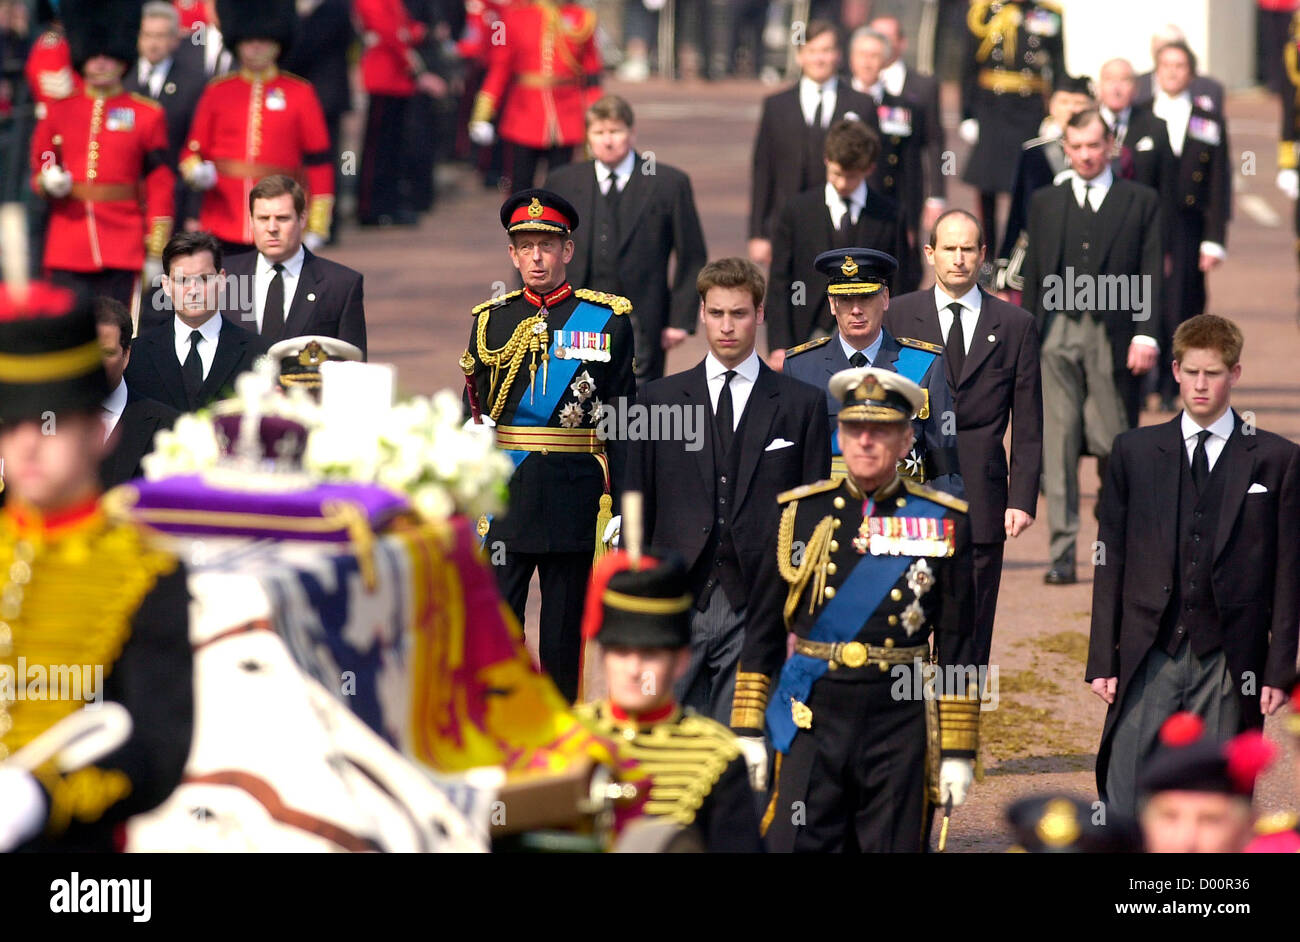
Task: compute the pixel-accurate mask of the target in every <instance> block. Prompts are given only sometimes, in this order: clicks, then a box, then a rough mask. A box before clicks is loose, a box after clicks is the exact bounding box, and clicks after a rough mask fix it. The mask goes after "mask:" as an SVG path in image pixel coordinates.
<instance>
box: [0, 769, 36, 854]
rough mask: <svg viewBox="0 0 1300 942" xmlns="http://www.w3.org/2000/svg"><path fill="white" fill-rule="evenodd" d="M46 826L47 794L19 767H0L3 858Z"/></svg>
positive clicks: (0, 824)
mask: <svg viewBox="0 0 1300 942" xmlns="http://www.w3.org/2000/svg"><path fill="white" fill-rule="evenodd" d="M44 824H45V793H44V792H43V791H41V786H39V785H37V784H36V779H35V778H33V777H32V774H31V773H30V772H28V771H26V770H25V769H20V768H18V767H16V766H6V767H0V854H7V853H9V851H11V850H13V849H14V848H15V847H17V846H18V845H19V844H21V843H23V841H26V840H27V839H28V838H32V837H35V836H36V835H37V834H39V833H40V831H41V827H42V826H43V825H44Z"/></svg>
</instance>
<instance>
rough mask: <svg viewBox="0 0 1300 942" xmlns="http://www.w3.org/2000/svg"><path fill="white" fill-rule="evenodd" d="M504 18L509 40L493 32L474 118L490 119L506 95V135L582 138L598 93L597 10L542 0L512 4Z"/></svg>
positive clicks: (543, 144)
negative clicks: (495, 39)
mask: <svg viewBox="0 0 1300 942" xmlns="http://www.w3.org/2000/svg"><path fill="white" fill-rule="evenodd" d="M502 22H503V23H504V26H505V28H504V30H502V39H503V40H504V42H501V43H499V44H494V43H492V37H489V45H490V49H489V63H490V65H489V68H488V75H487V78H486V79H484V81H483V88H482V89H481V90H480V91H479V93H478V98H477V99H476V100H475V102H474V113H473V115H472V116H471V120H474V121H490V120H492V116H493V115H494V114H496V112H497V109H498V106H499V105H500V103H501V99H502V97H503V96H504V98H505V107H504V108H502V109H501V119H500V121H499V122H498V127H499V132H500V135H501V139H502V140H506V141H511V142H512V143H515V144H521V145H523V146H525V147H533V148H537V149H539V150H540V149H544V148H549V147H574V146H576V145H577V144H579V143H581V142H582V141H583V140H584V138H585V137H586V111H587V106H588V105H590V104H592V103H593V102H594V101H595V100H596V99H597V98H599V97H600V87H599V86H600V53H599V52H598V51H597V49H596V39H595V33H596V14H595V13H594V12H593V11H591V10H587V9H584V8H583V7H580V6H576V5H574V4H565V5H564V6H556V5H555V4H554V3H552V2H550V0H537V2H535V3H530V4H526V5H524V6H519V7H511V8H510V9H508V10H506V11H505V15H504V16H503V18H502ZM507 88H509V91H508V92H507Z"/></svg>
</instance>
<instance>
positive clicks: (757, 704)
mask: <svg viewBox="0 0 1300 942" xmlns="http://www.w3.org/2000/svg"><path fill="white" fill-rule="evenodd" d="M771 686H772V679H771V678H770V677H768V676H767V675H766V674H752V673H747V672H745V671H737V672H736V693H735V696H734V697H733V699H732V701H731V728H732V729H762V728H763V725H764V720H763V714H764V713H765V712H766V711H767V698H768V696H769V693H770V689H771Z"/></svg>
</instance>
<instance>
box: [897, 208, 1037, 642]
mask: <svg viewBox="0 0 1300 942" xmlns="http://www.w3.org/2000/svg"><path fill="white" fill-rule="evenodd" d="M984 253H985V246H984V233H983V231H982V230H981V229H980V225H979V222H978V221H977V220H976V219H975V217H974V216H973V215H971V214H970V213H968V212H966V211H965V210H961V209H953V210H949V211H948V212H946V213H944V214H943V215H942V216H940V217H939V221H938V222H937V223H936V224H935V228H934V231H933V232H931V233H930V237H929V240H928V241H927V243H926V246H925V257H926V261H927V262H929V264H930V266H931V267H932V268H933V269H934V275H935V286H934V288H933V289H932V290H929V291H916V292H913V293H912V294H905V295H903V296H902V297H898V298H894V299H893V301H892V303H890V305H889V309H888V310H887V311H886V312H885V326H886V327H887V328H888V329H889V331H890V332H891V333H892V334H893V335H894V336H896V337H914V338H916V339H917V340H926V341H929V342H930V343H934V344H938V345H940V346H942V347H943V348H944V355H943V360H944V368H945V373H946V377H947V380H948V388H949V389H950V390H951V392H952V397H953V402H954V403H955V404H956V410H957V455H958V460H959V463H960V465H961V468H962V471H963V474H962V480H963V482H964V483H965V485H966V498H967V501H968V502H969V503H970V524H971V543H972V548H973V550H974V569H975V660H976V663H979V664H987V663H988V660H989V651H990V649H991V647H992V642H993V618H994V614H995V613H996V611H997V604H998V586H999V583H1000V582H1001V580H1002V553H1003V548H1004V546H1005V543H1006V540H1007V539H1008V538H1010V537H1017V536H1019V535H1020V534H1021V533H1023V532H1024V531H1025V530H1027V529H1028V528H1029V527H1030V526H1031V525H1032V524H1033V522H1034V515H1035V514H1036V513H1037V510H1038V477H1039V474H1041V472H1042V466H1043V387H1042V382H1041V380H1040V378H1039V364H1038V327H1037V326H1036V325H1035V324H1034V319H1033V318H1032V317H1030V316H1029V313H1028V312H1027V311H1025V310H1023V309H1021V308H1018V307H1016V306H1015V305H1014V304H1007V303H1006V302H1005V301H1000V300H998V299H997V298H995V297H994V296H993V295H991V294H989V293H988V292H987V291H985V290H984V289H983V288H981V287H980V286H979V283H978V280H977V279H978V277H979V271H980V267H981V265H983V263H984ZM1008 421H1010V425H1011V458H1010V460H1009V461H1008V459H1007V453H1006V449H1005V448H1004V446H1003V444H1002V442H1003V439H1004V438H1005V437H1006V432H1007V424H1008Z"/></svg>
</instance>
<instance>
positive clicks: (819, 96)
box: [810, 88, 826, 130]
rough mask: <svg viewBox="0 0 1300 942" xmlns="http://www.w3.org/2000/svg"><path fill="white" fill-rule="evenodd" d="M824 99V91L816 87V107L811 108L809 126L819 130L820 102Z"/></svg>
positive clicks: (820, 118) (820, 119)
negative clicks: (811, 113)
mask: <svg viewBox="0 0 1300 942" xmlns="http://www.w3.org/2000/svg"><path fill="white" fill-rule="evenodd" d="M825 100H826V91H825V90H824V89H822V88H818V89H817V107H816V108H814V109H813V119H812V124H811V125H810V127H812V128H814V129H816V130H821V126H822V104H823V102H825Z"/></svg>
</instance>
